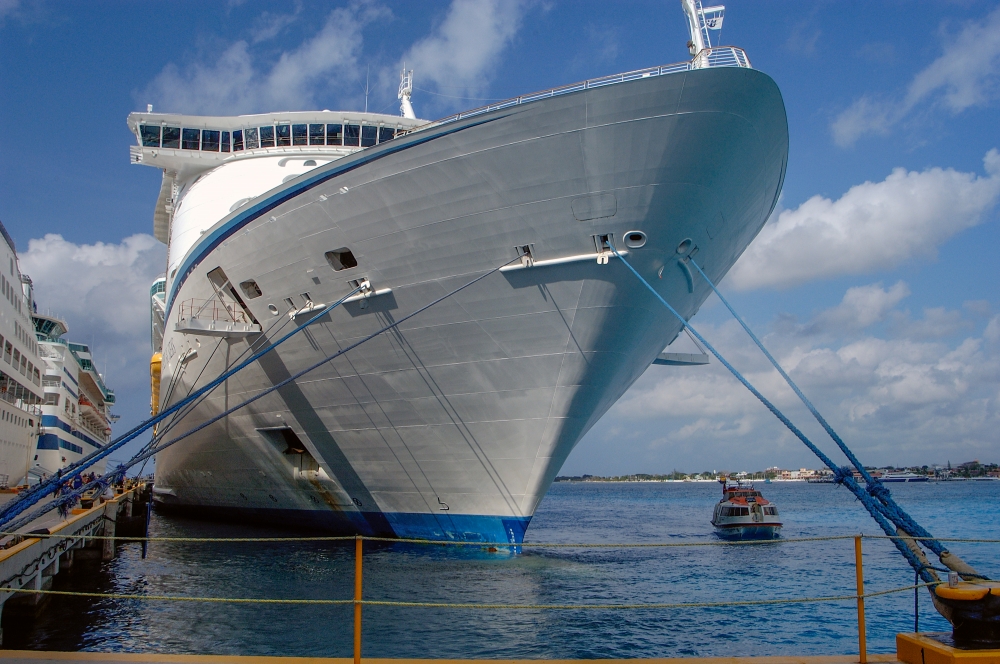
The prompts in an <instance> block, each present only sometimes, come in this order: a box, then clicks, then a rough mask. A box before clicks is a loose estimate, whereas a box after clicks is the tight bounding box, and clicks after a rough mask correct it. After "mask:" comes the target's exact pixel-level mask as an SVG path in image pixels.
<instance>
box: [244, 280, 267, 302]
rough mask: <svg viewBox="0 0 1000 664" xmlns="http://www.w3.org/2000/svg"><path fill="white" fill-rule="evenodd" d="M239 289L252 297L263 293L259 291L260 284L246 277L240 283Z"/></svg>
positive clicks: (248, 296)
mask: <svg viewBox="0 0 1000 664" xmlns="http://www.w3.org/2000/svg"><path fill="white" fill-rule="evenodd" d="M240 289H241V290H242V291H243V292H244V293H245V294H246V296H247V298H249V299H251V300H252V299H254V298H255V297H260V296H261V295H263V294H264V293H262V292H261V290H260V286H258V285H257V282H256V281H254V280H253V279H247V280H246V281H244V282H242V283H241V284H240Z"/></svg>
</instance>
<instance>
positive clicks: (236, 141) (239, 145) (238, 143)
mask: <svg viewBox="0 0 1000 664" xmlns="http://www.w3.org/2000/svg"><path fill="white" fill-rule="evenodd" d="M242 151H243V130H242V129H237V130H236V131H234V132H233V152H242Z"/></svg>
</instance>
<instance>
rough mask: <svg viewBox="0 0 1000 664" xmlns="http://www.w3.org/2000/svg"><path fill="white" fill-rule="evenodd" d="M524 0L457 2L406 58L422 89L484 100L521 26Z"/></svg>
mask: <svg viewBox="0 0 1000 664" xmlns="http://www.w3.org/2000/svg"><path fill="white" fill-rule="evenodd" d="M526 4H527V3H526V2H523V1H521V0H453V1H452V3H451V6H450V7H449V8H448V13H447V15H446V16H445V17H444V20H442V21H441V24H440V25H439V26H438V27H437V28H436V29H435V30H434V32H433V33H432V34H431V35H429V36H428V37H426V38H424V39H422V40H420V41H418V42H417V43H416V44H414V45H413V46H412V47H411V48H410V49H409V51H407V53H406V55H405V56H404V57H403V58H402V62H401V65H402V64H405V65H406V68H407V69H413V70H414V84H415V85H416V86H417V87H427V86H428V85H430V86H431V87H434V88H436V89H437V90H439V91H440V92H441V94H445V95H451V96H455V97H462V96H467V97H475V96H478V95H481V94H482V93H483V92H484V91H485V90H486V86H487V84H488V83H489V77H490V71H491V69H492V68H493V67H494V66H495V65H496V63H497V62H498V60H499V58H500V55H501V53H503V50H504V49H505V48H506V47H507V46H508V45H510V43H511V41H512V40H513V38H514V36H515V35H516V34H517V31H518V29H519V28H520V26H521V20H522V18H523V16H524V12H525V9H526Z"/></svg>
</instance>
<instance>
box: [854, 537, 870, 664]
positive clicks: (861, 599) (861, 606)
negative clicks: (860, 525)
mask: <svg viewBox="0 0 1000 664" xmlns="http://www.w3.org/2000/svg"><path fill="white" fill-rule="evenodd" d="M854 574H855V577H856V578H857V584H858V651H859V652H860V653H861V659H860V660H859V661H860V662H861V664H867V662H868V652H867V647H866V645H865V572H864V568H863V567H862V566H861V535H855V536H854Z"/></svg>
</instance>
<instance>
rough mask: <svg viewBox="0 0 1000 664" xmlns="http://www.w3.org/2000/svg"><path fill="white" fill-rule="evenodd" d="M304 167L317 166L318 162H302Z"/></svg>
mask: <svg viewBox="0 0 1000 664" xmlns="http://www.w3.org/2000/svg"><path fill="white" fill-rule="evenodd" d="M302 165H303V166H315V165H316V160H315V159H306V160H305V161H304V162H302Z"/></svg>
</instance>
